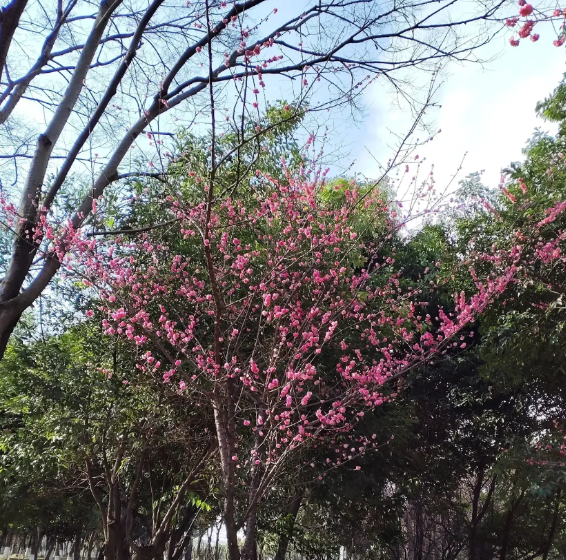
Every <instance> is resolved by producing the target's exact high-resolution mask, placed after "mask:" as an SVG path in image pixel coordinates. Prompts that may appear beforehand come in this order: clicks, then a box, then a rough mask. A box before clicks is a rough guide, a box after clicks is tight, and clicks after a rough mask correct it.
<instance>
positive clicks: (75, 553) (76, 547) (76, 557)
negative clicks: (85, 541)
mask: <svg viewBox="0 0 566 560" xmlns="http://www.w3.org/2000/svg"><path fill="white" fill-rule="evenodd" d="M81 542H82V537H81V534H80V533H79V534H77V536H76V537H75V540H74V541H73V549H72V552H71V554H72V558H73V560H81Z"/></svg>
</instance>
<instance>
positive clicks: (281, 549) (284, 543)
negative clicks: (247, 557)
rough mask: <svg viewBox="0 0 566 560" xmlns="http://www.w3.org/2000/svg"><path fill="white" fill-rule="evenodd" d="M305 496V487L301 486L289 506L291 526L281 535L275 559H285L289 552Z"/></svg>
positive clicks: (288, 513) (288, 514) (288, 512)
mask: <svg viewBox="0 0 566 560" xmlns="http://www.w3.org/2000/svg"><path fill="white" fill-rule="evenodd" d="M304 496H305V490H304V488H300V489H299V490H297V492H295V495H294V496H293V498H292V500H291V503H290V504H289V507H288V508H287V516H288V518H289V521H290V523H289V525H290V526H289V527H288V528H287V527H286V529H288V530H286V531H285V533H284V534H283V535H281V536H280V537H279V544H278V545H277V552H276V553H275V557H274V558H273V560H285V555H286V554H287V548H288V547H289V543H290V542H291V537H292V536H293V529H294V528H295V521H296V520H297V515H298V513H299V510H300V509H301V503H302V501H303V498H304Z"/></svg>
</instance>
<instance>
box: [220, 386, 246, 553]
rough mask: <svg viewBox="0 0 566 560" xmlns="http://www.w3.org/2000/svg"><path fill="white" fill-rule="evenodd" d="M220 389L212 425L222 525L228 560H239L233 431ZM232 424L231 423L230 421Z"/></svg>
mask: <svg viewBox="0 0 566 560" xmlns="http://www.w3.org/2000/svg"><path fill="white" fill-rule="evenodd" d="M221 391H222V389H221V388H220V387H219V386H218V384H217V385H216V387H215V389H214V392H215V395H214V396H215V399H214V423H215V426H216V434H217V438H218V447H219V449H220V464H221V467H222V479H223V483H224V524H225V526H226V540H227V547H228V558H229V560H240V548H239V546H238V530H237V527H236V508H235V503H234V501H235V489H236V484H235V476H234V467H235V465H234V463H235V462H236V461H235V460H234V459H233V458H232V457H233V456H234V453H233V448H234V438H233V433H232V432H233V430H231V429H230V422H231V421H230V420H229V421H227V420H226V417H227V416H228V415H229V414H230V411H229V410H225V405H224V402H225V400H228V401H229V400H230V396H227V398H223V396H224V395H222V394H221ZM232 422H233V421H232Z"/></svg>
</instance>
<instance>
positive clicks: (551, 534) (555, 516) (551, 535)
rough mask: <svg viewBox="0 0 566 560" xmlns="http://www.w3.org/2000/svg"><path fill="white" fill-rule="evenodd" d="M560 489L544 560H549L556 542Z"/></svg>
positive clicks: (557, 493) (557, 494)
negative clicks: (554, 541) (553, 544)
mask: <svg viewBox="0 0 566 560" xmlns="http://www.w3.org/2000/svg"><path fill="white" fill-rule="evenodd" d="M560 494H561V490H560V488H559V489H558V491H557V492H556V502H555V504H554V512H553V513H552V522H551V524H550V531H549V532H548V539H547V541H546V545H545V547H544V553H543V555H542V560H548V555H549V553H550V549H551V548H552V541H553V540H554V534H555V533H556V525H557V522H558V509H559V507H560Z"/></svg>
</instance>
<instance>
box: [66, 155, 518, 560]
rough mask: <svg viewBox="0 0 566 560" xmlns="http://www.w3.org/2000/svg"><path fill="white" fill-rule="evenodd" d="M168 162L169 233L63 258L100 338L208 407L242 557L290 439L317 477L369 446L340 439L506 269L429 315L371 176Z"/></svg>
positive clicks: (498, 284)
mask: <svg viewBox="0 0 566 560" xmlns="http://www.w3.org/2000/svg"><path fill="white" fill-rule="evenodd" d="M177 165H178V166H179V168H180V170H181V172H182V173H183V174H184V176H185V177H186V178H187V184H186V186H185V192H186V193H187V194H186V196H185V197H184V198H183V197H179V196H178V195H177V196H172V195H170V196H168V197H167V198H166V201H165V203H166V206H167V211H168V212H169V213H170V216H171V220H169V222H168V223H169V227H170V228H171V229H170V230H169V231H168V232H167V233H166V234H163V235H162V234H160V233H155V231H156V230H153V231H150V232H147V231H146V232H144V233H143V237H142V238H141V239H139V240H135V241H129V242H125V241H124V242H121V240H120V239H118V240H115V239H114V240H111V241H107V242H102V243H99V242H97V241H96V240H95V239H85V240H82V241H80V242H77V259H78V264H77V266H78V270H80V272H81V275H82V276H83V278H84V280H83V281H84V282H85V283H86V285H87V286H89V287H91V288H92V289H94V290H96V292H97V293H98V295H99V297H100V301H101V303H100V310H101V311H102V312H103V313H105V314H106V318H105V319H104V323H103V324H104V329H105V332H106V334H108V335H112V336H118V337H121V338H124V339H127V340H130V341H131V342H132V343H133V344H135V345H136V346H137V347H138V348H139V360H138V363H137V366H136V367H137V369H138V370H139V371H141V372H149V373H151V374H154V373H156V372H161V375H162V378H163V381H164V382H165V383H166V384H168V386H169V387H170V388H171V390H172V391H176V392H179V393H180V394H182V395H184V396H185V397H186V398H187V399H189V400H190V402H191V403H198V405H199V406H201V407H203V409H204V408H207V407H212V409H213V413H214V419H215V429H216V437H217V444H218V453H219V457H220V465H221V469H222V476H223V492H224V521H225V525H226V530H227V537H228V548H229V551H230V558H231V559H237V558H240V557H241V556H242V557H244V558H246V559H248V558H249V559H251V558H253V557H254V554H255V546H256V544H255V541H256V518H257V510H258V507H259V505H260V503H261V501H262V499H263V498H265V496H266V495H267V494H268V492H269V491H270V487H271V485H272V484H273V483H274V481H275V480H276V479H277V477H278V476H280V475H281V474H282V473H283V472H284V471H285V470H286V469H288V468H289V465H291V464H295V465H296V464H297V463H296V462H295V460H296V459H297V457H300V452H301V449H303V448H304V447H305V446H321V447H323V448H324V449H326V450H327V458H326V459H325V460H324V465H325V466H324V467H321V468H322V471H320V469H319V472H320V476H323V473H324V469H325V468H333V467H334V466H335V465H338V464H343V463H344V462H346V463H349V462H351V463H352V468H354V469H356V468H359V467H357V466H356V465H355V458H356V457H357V456H359V455H360V454H363V453H364V452H365V450H366V449H367V448H368V447H369V448H372V447H373V446H375V445H377V443H378V442H376V441H375V440H374V439H372V438H371V437H370V438H365V437H357V438H354V439H351V440H349V439H348V434H349V433H350V432H351V430H352V427H353V426H354V425H355V424H356V422H357V421H359V419H360V418H362V417H363V416H364V414H365V412H366V411H368V410H372V409H373V408H375V407H377V406H380V405H381V404H382V403H383V402H385V401H386V400H388V399H391V398H393V397H394V396H395V393H394V388H393V387H392V388H388V382H390V381H392V380H395V379H398V378H399V377H401V376H402V375H404V374H405V373H406V372H407V371H409V370H410V369H411V368H412V367H414V366H415V365H416V364H419V363H422V362H423V361H426V360H431V359H434V358H435V356H436V355H438V354H439V353H441V352H444V351H445V350H446V348H447V346H448V345H449V344H450V345H454V344H455V345H457V346H459V347H461V348H465V347H466V342H465V341H464V340H456V341H455V340H454V337H455V336H457V335H458V333H460V331H461V329H462V328H463V327H464V326H467V325H469V324H470V323H471V322H473V321H474V319H475V317H476V316H477V314H478V313H480V312H482V311H483V310H484V309H485V307H486V306H487V305H488V304H489V303H490V301H491V300H492V299H493V298H494V297H496V296H497V295H498V294H500V293H501V292H502V291H503V290H504V289H505V287H506V286H507V284H508V283H509V282H510V281H511V280H512V278H513V275H514V273H515V268H514V266H513V265H512V264H511V265H509V266H507V267H503V268H502V270H500V271H498V273H497V274H495V275H494V276H493V277H491V278H487V279H486V280H484V283H481V282H480V281H479V280H478V281H477V290H476V293H475V294H474V295H472V296H471V297H470V298H468V299H466V298H465V297H464V295H463V294H462V295H459V296H457V297H456V300H455V313H453V314H448V313H445V312H443V310H442V309H438V310H437V312H436V313H435V314H434V315H430V314H428V311H427V306H428V302H427V301H426V299H427V298H428V297H429V292H430V290H431V289H434V288H431V286H430V282H432V284H433V285H434V283H435V282H434V278H435V273H434V271H427V277H426V278H425V279H422V280H421V281H417V282H416V283H413V282H407V281H406V280H404V279H403V278H402V276H401V274H400V273H399V272H394V271H393V269H392V264H393V262H394V250H392V248H391V240H392V239H393V237H394V236H395V235H396V233H395V232H396V229H397V228H398V227H399V226H400V221H399V218H398V217H397V218H396V212H394V211H392V210H391V209H390V203H389V201H388V200H387V198H386V197H385V195H384V193H383V191H382V190H380V189H379V188H376V187H375V186H373V185H360V184H356V183H355V182H339V183H328V184H326V183H325V181H324V179H323V175H324V173H322V174H320V173H318V174H316V173H315V174H314V176H313V178H311V179H309V175H308V174H307V173H306V171H303V172H302V174H301V175H300V176H299V177H298V178H295V176H294V175H292V174H290V173H289V174H287V175H285V174H283V176H282V178H281V179H276V178H274V177H273V176H271V175H269V174H266V173H262V172H261V171H259V170H258V171H257V173H256V174H255V176H254V178H253V179H252V180H250V184H249V185H248V186H247V187H246V188H243V189H240V192H239V195H238V196H235V195H233V194H231V193H230V192H228V193H227V192H226V190H221V189H220V188H219V187H218V184H217V182H216V179H215V176H214V173H212V174H209V175H208V176H207V175H201V176H199V175H196V174H195V173H194V172H193V171H192V170H191V169H192V166H191V167H189V168H184V166H183V165H184V164H183V160H182V158H181V160H180V161H179V162H178V164H177ZM89 313H92V311H91V312H89ZM339 442H340V443H339ZM242 528H245V535H246V537H245V543H244V545H243V548H240V546H239V544H238V538H237V534H238V531H239V530H240V529H242Z"/></svg>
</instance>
